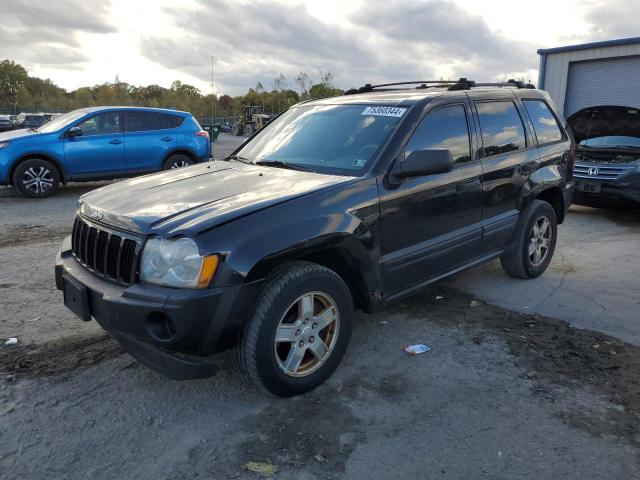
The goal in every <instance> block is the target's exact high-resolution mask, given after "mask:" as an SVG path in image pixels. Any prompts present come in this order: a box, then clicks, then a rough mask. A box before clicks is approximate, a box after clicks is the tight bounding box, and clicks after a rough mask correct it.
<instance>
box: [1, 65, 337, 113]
mask: <svg viewBox="0 0 640 480" xmlns="http://www.w3.org/2000/svg"><path fill="white" fill-rule="evenodd" d="M267 85H268V87H267V88H265V87H264V86H263V83H262V82H258V84H257V85H256V86H255V87H253V88H249V89H248V91H247V93H246V94H245V95H239V96H234V97H232V96H230V95H215V96H214V97H213V99H212V95H211V94H206V95H205V94H203V93H202V92H201V91H200V90H199V89H198V88H196V87H194V86H193V85H188V84H186V83H182V82H181V81H179V80H176V81H175V82H173V83H172V84H171V87H170V88H165V87H161V86H159V85H147V86H135V85H130V84H128V83H125V82H120V81H119V80H118V79H117V78H116V81H115V82H113V83H103V84H101V85H95V86H93V87H81V88H78V89H76V90H73V91H67V90H65V89H64V88H61V87H59V86H57V85H56V84H55V83H53V82H52V81H51V80H49V79H41V78H37V77H32V76H30V75H29V73H28V72H27V70H26V69H25V68H24V67H22V66H21V65H19V64H18V63H15V62H14V61H11V60H2V61H0V108H3V109H4V110H5V111H11V112H21V111H25V112H66V111H69V110H75V109H77V108H83V107H93V106H103V105H134V106H145V107H162V108H173V109H176V110H184V111H187V112H191V113H192V114H193V115H194V116H195V117H196V118H199V119H206V118H207V117H210V116H211V113H212V112H211V111H212V101H213V110H214V114H215V116H216V117H231V116H236V115H239V114H240V113H241V112H242V111H243V107H244V106H245V105H260V106H262V108H263V110H264V111H265V112H266V113H277V112H280V111H282V110H284V109H286V108H288V107H289V106H291V105H293V104H294V103H296V102H299V101H301V100H306V99H315V98H325V97H332V96H336V95H340V94H342V90H341V89H339V88H336V87H335V85H334V78H333V75H332V74H331V73H330V72H322V71H321V72H319V73H318V76H317V78H312V77H311V76H310V75H309V74H307V73H306V72H300V73H299V74H298V75H297V76H296V78H295V79H293V81H292V82H291V83H290V82H289V80H288V79H287V78H286V77H285V75H283V74H282V73H280V74H278V75H276V76H275V77H274V78H273V79H271V81H270V83H268V84H267Z"/></svg>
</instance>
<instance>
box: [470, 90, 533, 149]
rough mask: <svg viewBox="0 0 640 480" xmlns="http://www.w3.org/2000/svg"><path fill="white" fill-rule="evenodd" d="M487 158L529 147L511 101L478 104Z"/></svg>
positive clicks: (518, 115)
mask: <svg viewBox="0 0 640 480" xmlns="http://www.w3.org/2000/svg"><path fill="white" fill-rule="evenodd" d="M476 108H477V109H478V116H479V117H480V130H481V131H482V143H483V148H484V155H483V156H485V157H488V156H491V155H499V154H501V153H506V152H513V151H515V150H520V149H523V148H525V147H526V146H527V141H526V137H525V134H524V125H523V124H522V119H521V118H520V114H519V113H518V110H517V109H516V106H515V104H514V103H513V102H511V101H496V102H476Z"/></svg>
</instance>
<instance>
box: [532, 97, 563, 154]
mask: <svg viewBox="0 0 640 480" xmlns="http://www.w3.org/2000/svg"><path fill="white" fill-rule="evenodd" d="M522 103H524V108H526V109H527V113H528V114H529V117H531V122H532V123H533V129H534V130H535V132H536V138H537V139H538V144H540V145H544V144H546V143H553V142H557V141H560V140H562V139H563V138H564V136H563V135H562V130H560V126H559V125H558V120H557V119H556V117H555V116H554V115H553V113H551V109H550V108H549V106H548V105H547V104H546V103H545V102H544V101H542V100H523V101H522Z"/></svg>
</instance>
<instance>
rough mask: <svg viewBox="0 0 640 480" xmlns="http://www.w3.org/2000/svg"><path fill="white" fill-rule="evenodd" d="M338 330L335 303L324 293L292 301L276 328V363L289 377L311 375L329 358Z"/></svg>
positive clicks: (313, 293)
mask: <svg viewBox="0 0 640 480" xmlns="http://www.w3.org/2000/svg"><path fill="white" fill-rule="evenodd" d="M339 329H340V315H339V312H338V308H337V306H336V303H335V301H334V300H333V299H332V298H331V297H330V296H329V295H327V294H326V293H322V292H309V293H305V294H304V295H301V296H300V297H298V298H297V299H296V301H295V302H293V303H292V304H291V305H290V306H289V308H288V309H287V310H286V312H285V314H284V315H283V317H282V319H281V320H280V323H279V324H278V327H277V329H276V338H275V342H274V346H275V357H276V363H277V364H278V367H279V368H280V370H281V371H282V372H283V373H285V374H286V375H288V376H291V377H303V376H306V375H310V374H311V373H313V372H315V371H316V370H317V369H318V368H320V367H321V366H322V365H323V364H324V363H325V362H326V361H327V359H328V358H329V356H330V355H331V352H332V351H333V348H334V347H335V344H336V340H337V338H338V332H339Z"/></svg>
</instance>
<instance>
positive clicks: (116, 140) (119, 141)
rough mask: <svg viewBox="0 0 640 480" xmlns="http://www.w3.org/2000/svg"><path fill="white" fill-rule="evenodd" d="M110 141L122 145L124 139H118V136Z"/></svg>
mask: <svg viewBox="0 0 640 480" xmlns="http://www.w3.org/2000/svg"><path fill="white" fill-rule="evenodd" d="M109 143H110V144H112V145H120V144H121V143H122V140H119V139H117V138H114V139H113V140H111V141H110V142H109Z"/></svg>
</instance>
